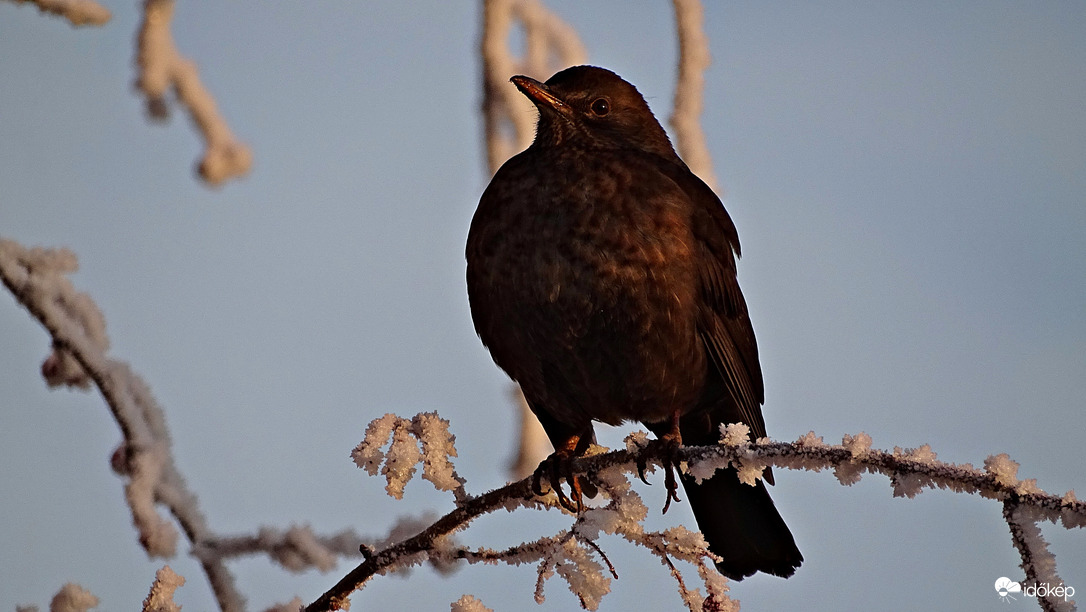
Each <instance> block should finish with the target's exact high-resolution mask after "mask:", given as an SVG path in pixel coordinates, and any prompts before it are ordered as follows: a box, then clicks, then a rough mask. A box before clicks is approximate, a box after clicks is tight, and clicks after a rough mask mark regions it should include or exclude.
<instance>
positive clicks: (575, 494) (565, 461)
mask: <svg viewBox="0 0 1086 612" xmlns="http://www.w3.org/2000/svg"><path fill="white" fill-rule="evenodd" d="M573 459H574V457H572V456H570V455H568V454H565V453H558V452H555V453H551V455H550V456H549V457H547V458H546V459H544V460H543V461H541V462H540V464H539V467H537V468H536V469H535V472H533V473H532V492H533V493H535V494H536V495H538V496H540V497H542V496H543V495H545V494H546V491H544V490H543V476H544V475H546V477H547V482H549V483H550V486H551V488H552V489H554V494H555V495H557V496H558V505H560V506H562V507H563V508H565V509H566V510H569V511H570V512H573V513H574V514H580V513H581V512H583V511H584V487H583V485H582V479H583V476H577V475H576V474H574V473H573ZM563 479H564V480H565V481H566V484H568V485H569V495H568V496H567V495H566V493H565V491H563V490H562V480H563ZM590 495H591V494H590Z"/></svg>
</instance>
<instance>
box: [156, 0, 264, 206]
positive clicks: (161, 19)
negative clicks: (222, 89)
mask: <svg viewBox="0 0 1086 612" xmlns="http://www.w3.org/2000/svg"><path fill="white" fill-rule="evenodd" d="M173 10H174V1H173V0H144V3H143V23H142V24H141V25H140V30H139V36H138V37H137V55H136V64H137V65H138V66H139V74H138V75H137V77H136V87H137V89H139V90H140V91H141V92H142V93H143V94H144V96H145V97H146V102H147V112H148V114H149V115H150V116H151V118H153V119H165V118H166V117H167V116H168V115H169V107H168V105H167V102H166V93H167V91H168V90H169V89H170V88H171V87H172V88H173V91H174V93H175V94H176V97H177V101H178V102H179V103H180V104H181V105H182V106H183V107H184V108H185V109H186V110H188V112H189V117H191V118H192V122H193V123H194V124H195V125H196V128H197V129H198V130H199V131H200V135H201V136H203V139H204V142H205V145H206V146H205V149H204V156H203V159H201V160H200V163H199V164H198V165H197V173H198V174H199V175H200V177H201V178H202V179H204V181H206V182H208V183H209V184H211V185H214V186H218V185H220V184H222V183H223V182H225V181H227V180H229V179H232V178H236V177H240V176H243V175H245V174H247V173H248V172H249V168H250V167H251V166H252V163H253V155H252V151H250V150H249V147H248V146H246V145H245V144H242V143H241V142H239V141H238V140H237V139H236V138H234V134H233V133H232V132H231V131H230V127H229V126H228V125H227V124H226V120H225V119H223V117H222V115H220V114H219V110H218V108H216V106H215V99H214V98H213V97H212V96H211V93H210V92H209V91H208V90H207V89H206V88H205V87H204V85H203V83H201V82H200V76H199V74H198V72H197V70H196V64H194V63H193V62H192V61H191V60H189V59H187V58H185V57H183V56H182V55H181V54H180V53H179V52H178V50H177V46H176V45H175V44H174V41H173V35H172V34H171V33H170V22H171V21H172V20H173Z"/></svg>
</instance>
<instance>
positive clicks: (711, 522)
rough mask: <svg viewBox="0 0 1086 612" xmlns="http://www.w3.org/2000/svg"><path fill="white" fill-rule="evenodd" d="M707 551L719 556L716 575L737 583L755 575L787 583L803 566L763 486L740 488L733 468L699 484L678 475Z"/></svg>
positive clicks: (760, 483) (786, 527)
mask: <svg viewBox="0 0 1086 612" xmlns="http://www.w3.org/2000/svg"><path fill="white" fill-rule="evenodd" d="M680 478H681V480H682V483H683V488H684V489H685V490H686V496H687V497H688V498H689V501H690V507H691V509H693V511H694V518H695V519H697V521H698V527H699V528H700V529H701V533H702V534H703V535H704V536H705V541H706V542H708V543H709V550H711V551H713V553H715V554H716V555H718V556H720V557H721V559H722V560H721V561H720V562H719V563H717V564H716V567H717V569H718V570H719V571H720V573H721V574H724V575H725V576H727V577H728V578H731V579H733V580H742V579H743V578H746V577H747V576H750V575H751V574H753V573H755V572H765V573H767V574H773V575H774V576H780V577H782V578H787V577H789V576H791V575H792V574H794V573H795V572H796V568H797V567H799V566H800V564H801V563H803V555H802V554H800V552H799V548H797V547H796V542H795V540H794V539H793V538H792V532H791V531H789V530H788V525H786V524H785V523H784V519H783V518H781V515H780V513H779V512H777V507H776V506H774V505H773V500H772V499H771V498H770V497H769V491H768V490H766V486H765V483H764V482H762V481H761V480H758V482H757V484H756V485H755V486H753V487H752V486H750V485H746V484H743V483H742V482H740V481H739V476H738V475H737V474H736V471H735V469H734V468H727V469H723V470H718V471H717V472H716V474H715V475H714V476H713V477H712V478H710V479H708V480H704V481H702V483H701V484H697V483H696V482H694V479H693V478H692V477H690V476H687V475H685V474H682V475H680Z"/></svg>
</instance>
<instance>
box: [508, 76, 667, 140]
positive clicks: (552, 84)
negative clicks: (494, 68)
mask: <svg viewBox="0 0 1086 612" xmlns="http://www.w3.org/2000/svg"><path fill="white" fill-rule="evenodd" d="M510 80H511V81H512V82H513V84H514V85H516V86H517V89H519V90H520V91H521V93H523V94H524V95H525V96H528V98H529V99H530V100H531V101H532V102H533V103H535V105H536V107H537V108H538V109H539V124H538V125H537V127H536V136H535V142H536V144H537V145H538V146H543V147H547V146H559V145H563V144H567V143H570V142H574V143H583V144H585V145H587V146H594V147H602V148H637V149H641V150H643V151H648V152H651V153H655V154H657V155H660V156H663V157H668V158H671V157H675V151H674V149H672V147H671V141H669V140H668V138H667V133H666V132H664V128H662V127H660V123H659V122H658V121H656V117H654V116H653V114H652V111H651V110H649V106H648V104H646V103H645V99H644V98H642V97H641V94H640V93H638V91H637V88H636V87H634V86H633V85H631V84H629V83H627V82H626V81H624V80H623V79H622V77H620V76H618V75H617V74H615V73H613V72H611V71H610V70H606V69H604V68H597V67H595V66H574V67H572V68H566V69H565V70H563V71H561V72H558V73H556V74H555V75H554V76H552V77H551V78H549V79H547V82H546V83H540V82H539V81H537V80H535V79H532V78H529V77H526V76H520V75H518V76H515V77H513V78H512V79H510Z"/></svg>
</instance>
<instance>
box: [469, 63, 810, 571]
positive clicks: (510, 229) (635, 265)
mask: <svg viewBox="0 0 1086 612" xmlns="http://www.w3.org/2000/svg"><path fill="white" fill-rule="evenodd" d="M510 80H511V82H512V84H513V85H514V86H515V87H516V88H517V89H519V90H520V92H521V93H523V94H524V95H525V96H526V97H527V98H528V99H529V100H530V101H531V102H533V103H534V105H535V106H536V108H537V109H538V113H539V118H538V123H537V125H536V134H535V139H534V140H533V142H532V144H531V145H530V146H529V147H528V148H527V149H525V150H524V151H522V152H521V153H519V154H517V155H515V156H513V157H512V158H510V159H509V160H508V161H506V162H505V163H504V164H503V165H502V166H501V168H499V169H498V171H497V172H496V173H495V175H494V176H493V178H492V179H491V181H490V184H489V185H488V186H487V187H486V189H485V190H484V191H483V194H482V196H481V197H480V199H479V205H478V208H477V209H476V211H475V214H474V216H473V217H472V220H471V225H470V228H469V230H468V237H467V247H466V251H465V254H466V258H467V289H468V301H469V306H470V310H471V316H472V321H473V323H474V326H475V330H476V332H477V333H478V335H479V337H480V339H481V340H482V342H483V344H484V345H485V346H486V347H487V348H488V349H489V351H490V354H491V357H492V358H493V360H494V362H495V363H496V364H497V365H498V366H499V367H500V368H501V369H502V370H504V371H505V372H506V373H507V374H508V375H509V376H510V377H511V378H512V379H513V380H515V381H516V382H517V383H519V384H520V386H521V389H522V391H523V393H524V397H525V399H526V401H527V403H528V406H529V407H530V408H531V410H532V412H533V413H534V414H535V416H536V418H537V419H538V420H539V422H540V424H541V425H542V426H543V429H544V430H545V431H546V433H547V436H548V438H549V439H550V441H551V443H552V445H553V446H554V449H555V451H554V453H553V454H552V455H551V456H550V457H548V459H547V460H545V461H544V462H543V463H541V464H540V467H539V469H537V470H536V475H535V488H536V492H537V493H541V492H542V491H541V487H540V484H539V480H540V478H541V477H542V476H547V477H548V478H549V480H550V484H551V486H552V488H554V489H555V490H556V492H557V493H558V497H559V501H560V502H561V503H562V505H563V506H565V507H567V508H568V509H570V510H573V511H580V510H582V509H583V502H582V493H583V492H588V493H589V494H590V496H591V493H592V492H594V491H593V489H594V487H593V486H592V484H591V483H590V482H589V481H588V480H587V479H586V478H585V477H582V476H577V477H567V478H566V480H567V484H568V486H569V488H570V493H569V495H568V497H567V496H566V495H564V493H563V491H562V487H561V486H560V482H559V481H560V479H561V477H562V475H563V474H564V473H565V472H564V470H566V469H568V465H569V462H570V461H571V460H572V459H573V458H575V457H577V456H580V455H581V454H583V453H584V452H585V451H586V450H587V449H588V448H589V447H590V446H591V444H592V443H593V442H594V441H595V434H594V430H593V422H596V421H598V422H601V423H607V424H611V425H618V424H621V423H624V422H629V421H637V422H640V423H642V424H644V425H645V426H646V427H647V428H648V429H649V430H650V431H652V432H653V434H654V435H655V436H656V437H657V438H658V440H659V441H660V442H662V443H664V444H668V445H670V448H672V449H676V448H678V447H679V445H682V444H686V445H703V444H714V443H716V442H717V441H718V440H719V437H720V431H719V427H720V425H721V424H727V423H745V424H746V425H747V426H748V427H749V428H750V437H751V439H757V438H761V437H764V436H765V435H766V432H765V421H764V419H763V416H762V412H761V405H762V404H763V403H764V401H765V397H764V395H765V393H764V387H763V380H762V371H761V365H760V363H759V360H758V348H757V343H756V341H755V337H754V329H753V327H752V324H751V321H750V317H749V315H748V312H747V305H746V301H745V299H744V297H743V294H742V292H741V291H740V288H739V284H738V281H737V278H736V261H737V258H738V257H739V256H740V247H739V236H738V233H737V231H736V228H735V224H734V223H733V222H732V220H731V218H730V216H729V215H728V213H727V211H726V210H725V209H724V206H723V204H722V203H721V201H720V199H719V198H718V197H717V195H716V193H715V192H714V191H713V190H712V189H711V188H710V187H709V186H707V185H706V184H705V183H704V182H703V181H702V180H701V179H699V178H698V177H697V176H696V175H695V174H694V173H693V172H692V171H691V170H690V169H689V167H687V165H686V164H685V163H684V162H683V161H682V159H681V158H680V157H679V156H678V155H677V154H676V153H675V150H674V148H673V147H672V145H671V142H670V140H669V138H668V136H667V133H666V132H665V131H664V129H663V127H661V126H660V123H659V122H658V121H657V120H656V118H655V116H654V115H653V113H652V111H651V109H650V108H649V106H648V104H647V103H646V102H645V99H644V98H643V97H642V95H641V94H640V93H639V92H638V90H637V88H636V87H634V86H633V85H632V84H630V83H628V82H627V81H625V80H624V79H622V77H620V76H618V75H617V74H615V73H614V72H612V71H610V70H607V69H605V68H600V67H596V66H573V67H570V68H566V69H564V70H562V71H560V72H557V73H556V74H554V75H553V76H552V77H551V78H549V79H548V80H547V81H546V82H544V83H541V82H539V81H537V80H535V79H532V78H529V77H527V76H522V75H517V76H514V77H512V78H511V79H510ZM665 463H677V461H676V462H665ZM563 465H564V466H567V467H565V468H563V467H562V466H563ZM664 467H665V473H666V483H667V487H668V492H667V495H668V498H667V502H666V503H665V506H664V509H665V512H666V509H667V507H668V505H669V504H670V503H671V501H672V499H675V500H678V499H679V498H678V496H677V494H676V492H675V490H676V489H677V485H675V480H674V476H673V474H672V470H673V465H665V466H664ZM643 470H644V465H641V466H639V471H640V475H641V477H642V480H644V471H643ZM679 480H680V481H681V482H682V484H683V488H684V489H685V492H686V496H687V498H688V499H689V503H690V506H691V509H692V511H693V514H694V518H695V520H696V521H697V524H698V527H699V529H700V530H701V532H702V534H703V535H704V537H705V540H706V542H707V543H708V545H709V549H710V551H711V552H713V553H714V554H715V555H717V556H718V557H719V558H720V561H719V562H717V564H716V566H717V569H718V570H719V571H720V573H721V574H723V575H725V576H727V577H729V578H732V579H736V580H742V579H743V578H745V577H748V576H751V575H753V574H754V573H755V572H759V571H760V572H764V573H767V574H772V575H775V576H781V577H785V578H787V577H789V576H791V575H793V574H794V573H795V570H796V568H798V567H799V566H800V564H801V563H802V562H803V555H802V554H801V553H800V551H799V549H798V548H797V546H796V543H795V540H794V538H793V536H792V533H791V531H789V529H788V526H787V525H786V524H785V522H784V519H783V518H782V517H781V515H780V513H779V512H778V511H777V509H776V507H775V505H774V503H773V500H772V499H771V498H770V496H769V492H768V490H767V488H766V485H765V482H763V480H764V481H768V482H769V483H770V484H772V483H773V480H772V472H770V471H768V470H767V471H766V473H765V474H764V476H763V479H760V480H758V481H757V483H756V484H755V485H754V486H751V485H748V484H744V483H742V482H740V481H739V479H738V476H737V473H736V470H735V469H734V468H726V469H722V470H718V471H717V472H716V473H715V475H713V476H712V477H711V478H709V479H706V480H703V481H702V482H701V483H698V482H696V481H695V480H694V479H693V477H691V476H688V475H687V474H685V473H681V474H680V475H679Z"/></svg>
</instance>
